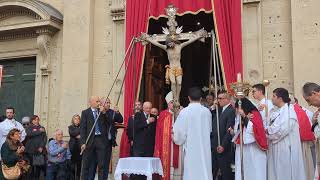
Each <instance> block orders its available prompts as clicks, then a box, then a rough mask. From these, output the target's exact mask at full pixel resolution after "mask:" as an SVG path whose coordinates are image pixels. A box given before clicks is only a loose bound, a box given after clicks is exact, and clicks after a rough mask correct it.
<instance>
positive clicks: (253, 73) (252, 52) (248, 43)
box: [242, 0, 263, 84]
mask: <svg viewBox="0 0 320 180" xmlns="http://www.w3.org/2000/svg"><path fill="white" fill-rule="evenodd" d="M242 27H243V28H242V37H243V43H242V45H243V72H244V75H243V77H244V79H246V80H247V81H249V82H250V83H251V84H256V83H261V82H262V80H263V61H262V48H261V43H262V39H261V38H262V34H261V3H260V0H244V1H243V13H242Z"/></svg>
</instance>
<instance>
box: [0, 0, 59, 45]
mask: <svg viewBox="0 0 320 180" xmlns="http://www.w3.org/2000/svg"><path fill="white" fill-rule="evenodd" d="M16 16H28V17H31V19H28V20H23V21H22V22H21V21H19V22H18V23H15V22H14V21H13V22H10V23H4V24H2V25H1V21H3V20H5V19H8V18H11V17H16ZM62 19H63V16H62V14H61V13H59V12H58V11H57V10H56V9H54V8H53V7H52V6H50V5H49V4H46V3H43V2H41V1H38V0H0V41H4V40H13V39H23V38H33V37H37V34H44V33H46V34H48V35H49V36H52V34H54V33H56V32H57V31H59V30H60V29H61V28H62Z"/></svg>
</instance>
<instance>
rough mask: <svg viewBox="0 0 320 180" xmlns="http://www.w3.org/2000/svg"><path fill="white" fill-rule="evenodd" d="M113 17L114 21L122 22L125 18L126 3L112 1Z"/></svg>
mask: <svg viewBox="0 0 320 180" xmlns="http://www.w3.org/2000/svg"><path fill="white" fill-rule="evenodd" d="M110 9H111V16H112V20H113V21H121V20H124V18H125V9H126V1H125V0H111V5H110Z"/></svg>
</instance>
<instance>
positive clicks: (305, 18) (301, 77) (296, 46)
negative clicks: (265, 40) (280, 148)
mask: <svg viewBox="0 0 320 180" xmlns="http://www.w3.org/2000/svg"><path fill="white" fill-rule="evenodd" d="M319 7H320V1H319V0H291V20H292V49H293V72H294V73H293V78H294V95H295V96H296V97H297V98H298V99H299V103H301V104H302V105H304V106H306V107H308V105H307V103H306V101H304V100H303V97H302V93H301V89H302V86H303V85H304V83H306V82H307V81H310V82H316V83H320V79H319V76H318V75H316V74H317V73H313V72H317V70H318V67H320V60H319V57H320V13H319Z"/></svg>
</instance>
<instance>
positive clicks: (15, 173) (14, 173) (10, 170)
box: [1, 163, 21, 180]
mask: <svg viewBox="0 0 320 180" xmlns="http://www.w3.org/2000/svg"><path fill="white" fill-rule="evenodd" d="M1 169H2V174H3V176H4V178H6V179H8V180H16V179H18V178H19V177H20V176H21V168H20V166H19V164H18V163H17V164H16V165H15V166H12V167H8V166H7V165H5V164H4V163H2V164H1Z"/></svg>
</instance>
